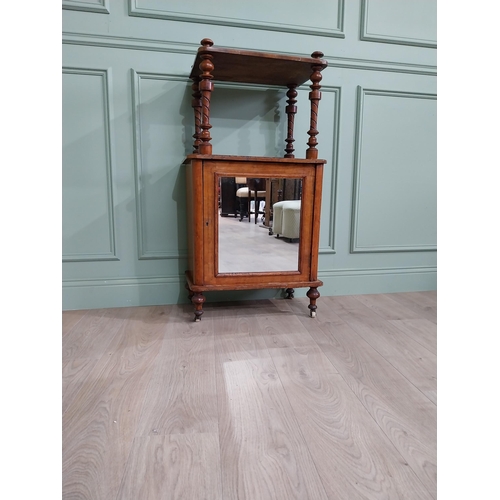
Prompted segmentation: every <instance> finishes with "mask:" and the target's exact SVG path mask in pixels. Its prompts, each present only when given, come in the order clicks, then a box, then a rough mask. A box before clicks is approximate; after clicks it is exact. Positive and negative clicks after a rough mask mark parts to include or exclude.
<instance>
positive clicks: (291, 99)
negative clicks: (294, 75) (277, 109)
mask: <svg viewBox="0 0 500 500" xmlns="http://www.w3.org/2000/svg"><path fill="white" fill-rule="evenodd" d="M287 87H288V92H287V93H286V96H287V97H288V100H287V101H286V102H287V103H288V106H287V107H286V108H285V111H286V114H287V115H288V134H287V138H286V139H285V140H286V148H285V151H286V155H285V158H295V155H294V154H293V152H294V151H295V149H294V148H293V142H294V141H295V139H294V138H293V126H294V121H295V114H296V113H297V106H295V103H296V102H297V100H296V99H295V98H296V97H297V91H296V90H295V89H296V87H297V85H295V84H294V83H292V84H291V85H287Z"/></svg>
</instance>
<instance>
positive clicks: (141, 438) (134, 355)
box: [62, 292, 437, 500]
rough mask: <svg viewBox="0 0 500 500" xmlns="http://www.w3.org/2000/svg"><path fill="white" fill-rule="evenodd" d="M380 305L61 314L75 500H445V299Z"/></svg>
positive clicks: (260, 303) (243, 305)
mask: <svg viewBox="0 0 500 500" xmlns="http://www.w3.org/2000/svg"><path fill="white" fill-rule="evenodd" d="M214 295H216V294H214ZM384 295H385V296H382V297H377V296H355V297H321V298H320V299H319V300H318V316H317V317H316V318H315V319H313V318H310V317H309V315H308V308H307V304H308V299H306V298H297V299H293V300H283V299H273V300H254V301H242V302H227V303H219V304H217V303H214V302H211V300H210V299H209V300H207V302H206V303H205V305H204V311H205V313H204V315H203V319H202V321H201V323H194V322H193V321H192V319H193V310H192V309H193V308H192V306H190V305H189V306H188V305H174V306H163V307H138V308H137V307H134V308H123V309H114V310H113V309H107V310H89V311H83V312H73V311H70V312H69V313H71V314H67V313H63V328H64V331H63V341H62V351H63V359H64V361H63V364H62V368H63V376H64V378H63V410H64V413H63V499H64V500H69V499H89V500H94V499H101V498H103V499H111V500H115V499H117V500H118V499H119V500H125V499H130V500H139V499H141V500H142V499H143V498H144V499H149V498H151V499H157V498H158V499H162V498H168V499H174V500H175V499H189V500H191V499H195V498H196V499H198V498H199V499H217V500H219V499H220V500H236V499H252V500H255V499H259V500H260V499H263V500H267V499H273V500H278V499H279V500H281V499H283V500H290V499H304V500H306V499H307V500H317V499H319V500H323V499H325V500H326V499H329V500H337V499H342V500H347V499H348V500H357V499H363V500H372V499H373V500H379V499H388V500H392V499H394V500H396V499H398V500H399V499H405V500H424V499H425V500H427V499H430V498H435V495H436V395H437V392H436V390H435V380H434V379H432V377H433V375H434V373H435V372H434V370H435V355H436V321H435V318H436V314H435V311H436V294H435V293H433V292H412V293H405V294H384ZM360 297H364V299H362V300H360ZM419 358H422V359H419ZM429 377H431V378H430V379H429ZM429 380H430V382H429Z"/></svg>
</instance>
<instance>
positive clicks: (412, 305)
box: [389, 292, 437, 323]
mask: <svg viewBox="0 0 500 500" xmlns="http://www.w3.org/2000/svg"><path fill="white" fill-rule="evenodd" d="M389 297H390V298H391V299H392V300H394V301H395V302H398V303H400V304H402V305H404V306H405V307H406V308H408V309H411V310H412V311H413V312H415V313H416V314H418V316H419V317H420V318H425V319H427V320H429V321H431V322H433V323H437V298H436V295H435V292H406V293H392V294H390V295H389Z"/></svg>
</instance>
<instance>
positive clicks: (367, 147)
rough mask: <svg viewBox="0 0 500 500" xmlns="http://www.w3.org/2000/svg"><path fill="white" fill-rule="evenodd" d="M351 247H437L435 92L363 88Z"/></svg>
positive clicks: (375, 249) (391, 249)
mask: <svg viewBox="0 0 500 500" xmlns="http://www.w3.org/2000/svg"><path fill="white" fill-rule="evenodd" d="M357 123H358V126H357V130H356V133H357V135H356V152H355V154H356V160H355V161H356V164H355V176H354V183H353V186H354V195H353V200H354V202H353V217H352V221H353V231H352V245H351V251H352V252H397V251H418V250H435V249H436V217H437V207H436V174H437V172H436V154H437V152H436V133H437V131H436V96H435V95H432V94H422V93H403V92H394V91H384V90H368V89H363V88H361V87H360V88H359V92H358V114H357Z"/></svg>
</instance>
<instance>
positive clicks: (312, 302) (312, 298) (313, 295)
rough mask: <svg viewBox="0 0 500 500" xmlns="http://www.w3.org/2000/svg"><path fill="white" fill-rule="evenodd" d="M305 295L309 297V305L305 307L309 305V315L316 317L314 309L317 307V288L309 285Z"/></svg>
mask: <svg viewBox="0 0 500 500" xmlns="http://www.w3.org/2000/svg"><path fill="white" fill-rule="evenodd" d="M306 295H307V296H308V297H309V305H308V306H307V307H309V310H310V312H309V316H311V318H315V317H316V309H317V308H318V307H317V306H316V300H317V299H319V292H318V289H317V288H315V287H311V288H309V290H308V291H307V294H306Z"/></svg>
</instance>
